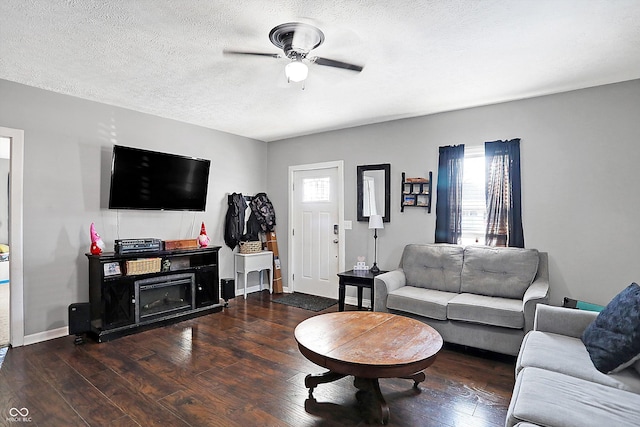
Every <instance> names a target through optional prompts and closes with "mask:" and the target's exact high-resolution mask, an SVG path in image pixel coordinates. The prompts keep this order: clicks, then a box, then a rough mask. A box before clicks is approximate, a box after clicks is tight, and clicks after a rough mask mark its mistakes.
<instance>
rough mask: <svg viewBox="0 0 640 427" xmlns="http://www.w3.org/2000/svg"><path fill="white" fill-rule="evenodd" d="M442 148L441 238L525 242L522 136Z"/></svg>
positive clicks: (468, 241) (438, 224)
mask: <svg viewBox="0 0 640 427" xmlns="http://www.w3.org/2000/svg"><path fill="white" fill-rule="evenodd" d="M439 153H440V157H439V159H438V185H437V190H436V191H437V193H436V194H437V199H436V233H435V242H436V243H455V244H462V245H470V244H480V245H488V246H509V247H516V248H524V232H523V227H522V202H521V199H522V195H521V188H520V187H521V178H520V139H519V138H516V139H512V140H509V141H491V142H485V143H484V149H483V147H475V148H474V147H470V148H468V149H467V150H465V146H464V145H462V144H461V145H455V146H446V147H440V148H439ZM485 171H486V173H485ZM485 186H486V188H485Z"/></svg>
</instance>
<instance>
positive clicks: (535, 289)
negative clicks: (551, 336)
mask: <svg viewBox="0 0 640 427" xmlns="http://www.w3.org/2000/svg"><path fill="white" fill-rule="evenodd" d="M548 302H549V281H548V280H546V279H544V278H541V277H539V278H536V280H534V281H533V283H532V284H531V286H529V288H528V289H527V290H526V292H525V293H524V297H522V311H523V312H524V332H525V333H527V332H529V331H530V330H532V329H533V322H534V318H535V315H536V306H537V305H538V304H547V303H548Z"/></svg>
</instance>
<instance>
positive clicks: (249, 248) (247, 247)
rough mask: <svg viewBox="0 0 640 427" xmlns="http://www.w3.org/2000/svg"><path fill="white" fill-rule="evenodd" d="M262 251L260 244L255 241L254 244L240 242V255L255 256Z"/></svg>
mask: <svg viewBox="0 0 640 427" xmlns="http://www.w3.org/2000/svg"><path fill="white" fill-rule="evenodd" d="M261 251H262V242H261V241H259V240H256V241H255V242H240V253H241V254H255V253H257V252H261Z"/></svg>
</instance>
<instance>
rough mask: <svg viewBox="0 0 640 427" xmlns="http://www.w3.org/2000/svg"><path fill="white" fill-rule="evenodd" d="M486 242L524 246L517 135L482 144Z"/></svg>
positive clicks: (498, 244) (489, 243)
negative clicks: (514, 137)
mask: <svg viewBox="0 0 640 427" xmlns="http://www.w3.org/2000/svg"><path fill="white" fill-rule="evenodd" d="M484 156H485V165H486V168H485V179H486V200H487V231H486V244H487V245H488V246H511V247H516V248H524V232H523V231H522V203H521V188H520V186H521V182H520V139H512V140H510V141H492V142H485V144H484Z"/></svg>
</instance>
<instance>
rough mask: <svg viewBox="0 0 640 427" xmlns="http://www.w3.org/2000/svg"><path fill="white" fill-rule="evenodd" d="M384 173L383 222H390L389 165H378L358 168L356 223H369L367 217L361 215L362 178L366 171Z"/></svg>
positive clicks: (362, 198)
mask: <svg viewBox="0 0 640 427" xmlns="http://www.w3.org/2000/svg"><path fill="white" fill-rule="evenodd" d="M377 170H381V171H384V216H383V217H382V221H383V222H391V164H390V163H382V164H379V165H364V166H358V176H357V192H358V221H369V217H368V216H363V215H362V203H363V200H364V197H363V195H362V188H363V185H362V176H363V175H364V173H365V172H366V171H377Z"/></svg>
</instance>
